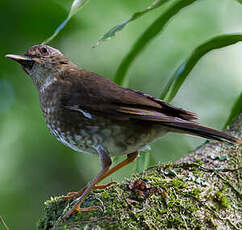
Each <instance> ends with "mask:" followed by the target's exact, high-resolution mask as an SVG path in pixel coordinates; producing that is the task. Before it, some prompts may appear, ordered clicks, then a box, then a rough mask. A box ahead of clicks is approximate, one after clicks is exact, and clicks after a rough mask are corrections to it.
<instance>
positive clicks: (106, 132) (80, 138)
mask: <svg viewBox="0 0 242 230" xmlns="http://www.w3.org/2000/svg"><path fill="white" fill-rule="evenodd" d="M46 115H47V114H46ZM45 118H46V122H47V126H48V128H49V130H50V131H51V133H52V134H54V135H55V136H56V138H57V139H58V140H59V141H60V142H62V143H63V144H65V145H66V146H68V147H70V148H71V149H73V150H75V151H78V152H85V153H90V154H98V152H97V149H99V147H100V146H101V147H102V148H104V149H106V150H107V152H108V153H109V155H111V156H115V155H121V154H129V153H132V152H134V151H137V150H139V149H141V148H143V147H144V146H145V145H147V144H149V143H151V142H152V141H153V140H154V139H156V138H157V137H160V136H162V135H164V134H165V133H166V131H164V130H162V129H161V127H159V126H149V125H143V124H140V123H137V124H134V123H133V122H129V121H113V120H109V119H103V118H101V119H100V118H95V117H93V118H92V119H89V118H84V117H81V116H80V119H78V120H73V119H72V118H71V117H69V119H68V120H66V119H48V118H49V116H48V115H47V116H45Z"/></svg>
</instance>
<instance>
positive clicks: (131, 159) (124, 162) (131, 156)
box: [62, 151, 138, 200]
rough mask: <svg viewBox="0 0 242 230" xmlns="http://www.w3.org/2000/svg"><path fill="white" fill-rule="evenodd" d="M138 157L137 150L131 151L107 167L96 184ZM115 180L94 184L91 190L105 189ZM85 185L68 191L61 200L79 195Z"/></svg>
mask: <svg viewBox="0 0 242 230" xmlns="http://www.w3.org/2000/svg"><path fill="white" fill-rule="evenodd" d="M137 157H138V152H137V151H136V152H133V153H130V154H128V155H127V159H125V160H124V161H122V162H120V163H119V164H117V165H115V166H114V167H113V168H111V169H109V170H108V171H107V172H106V173H105V174H104V175H103V176H102V177H100V178H99V180H98V181H97V184H98V183H99V182H100V181H102V180H104V179H105V178H106V177H108V176H109V175H111V174H113V173H114V172H116V171H117V170H119V169H120V168H122V167H124V166H125V165H127V164H129V163H132V162H134V161H135V160H136V158H137ZM116 183H117V182H115V181H114V182H111V183H109V184H105V185H94V186H93V188H92V189H93V190H95V189H105V188H107V187H109V186H111V185H113V184H116ZM86 188H87V186H85V187H84V188H82V189H81V190H80V191H79V192H69V193H68V194H67V195H66V196H64V197H62V199H63V200H68V199H72V198H77V197H78V196H81V195H82V193H83V192H84V191H85V190H86Z"/></svg>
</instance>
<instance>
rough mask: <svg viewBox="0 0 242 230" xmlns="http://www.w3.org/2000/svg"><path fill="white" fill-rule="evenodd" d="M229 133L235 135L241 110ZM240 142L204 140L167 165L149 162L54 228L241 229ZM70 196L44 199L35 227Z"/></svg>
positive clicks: (52, 218) (50, 220)
mask: <svg viewBox="0 0 242 230" xmlns="http://www.w3.org/2000/svg"><path fill="white" fill-rule="evenodd" d="M229 132H231V133H232V134H233V135H235V136H238V137H240V138H241V136H242V114H241V115H240V116H239V118H238V119H237V120H236V121H235V122H234V123H233V124H232V125H231V127H230V128H229ZM241 149H242V147H241V146H236V145H230V144H226V143H219V142H216V141H210V142H207V143H205V144H204V145H202V146H200V147H199V148H198V149H196V150H195V151H193V152H192V153H190V154H189V155H187V156H186V157H184V158H183V159H181V160H179V161H177V162H175V163H169V164H162V165H159V166H154V167H151V168H149V169H147V170H146V171H144V172H143V173H141V174H135V175H133V176H132V177H131V178H129V179H126V180H125V181H124V182H122V183H120V184H116V185H113V186H111V187H109V188H107V189H105V190H96V191H92V192H91V193H90V195H89V196H88V197H87V199H86V200H85V202H84V203H83V206H84V207H88V206H93V205H98V206H100V207H101V210H96V211H92V212H85V213H77V214H75V215H73V216H72V217H71V218H69V219H68V220H66V221H65V222H64V223H62V224H61V225H60V226H59V227H58V228H57V229H70V230H77V229H86V230H88V229H133V230H136V229H137V230H138V229H145V230H146V229H147V230H148V229H242V222H241V216H242V212H241V187H240V186H241ZM69 204H70V201H62V200H61V199H59V197H55V198H52V199H51V200H48V201H46V202H45V204H44V206H45V208H44V214H43V216H42V217H41V219H40V220H39V222H38V224H37V225H38V229H44V230H47V229H52V228H53V225H54V224H55V222H56V220H57V219H58V217H59V216H60V215H61V214H62V213H63V210H64V209H65V208H66V207H67V206H68V205H69Z"/></svg>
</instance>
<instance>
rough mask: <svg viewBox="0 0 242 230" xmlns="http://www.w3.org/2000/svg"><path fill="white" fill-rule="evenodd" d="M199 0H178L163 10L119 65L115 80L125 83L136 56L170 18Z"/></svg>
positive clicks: (121, 83)
mask: <svg viewBox="0 0 242 230" xmlns="http://www.w3.org/2000/svg"><path fill="white" fill-rule="evenodd" d="M196 1H197V0H176V1H174V2H173V4H171V5H170V6H169V8H168V9H167V10H166V11H165V12H163V13H162V14H161V15H160V16H159V17H158V18H157V19H156V20H155V21H154V22H153V23H152V24H151V25H150V26H149V27H148V28H147V29H146V31H145V32H144V33H143V34H142V35H141V36H140V37H139V38H138V40H137V41H136V42H135V44H134V45H133V47H132V48H131V50H130V51H129V53H128V54H127V55H126V56H125V57H124V59H123V60H122V62H121V64H120V65H119V67H118V70H117V73H116V75H115V78H114V81H115V82H116V83H118V84H120V85H124V83H125V81H126V79H125V75H126V74H127V72H128V69H129V67H130V66H131V64H132V63H133V62H134V60H135V58H136V57H137V56H138V55H139V54H140V53H141V52H142V51H143V50H144V48H145V47H146V46H147V45H148V44H149V42H151V41H152V40H153V39H154V38H155V37H156V36H157V35H158V34H159V33H160V32H161V31H162V30H163V29H164V27H165V25H167V23H168V22H169V21H170V19H171V18H172V17H173V16H175V15H177V13H178V12H179V11H180V10H181V9H183V8H185V7H186V6H188V5H191V4H192V3H194V2H196Z"/></svg>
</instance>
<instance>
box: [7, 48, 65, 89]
mask: <svg viewBox="0 0 242 230" xmlns="http://www.w3.org/2000/svg"><path fill="white" fill-rule="evenodd" d="M6 57H7V58H10V59H12V60H14V61H17V62H18V63H19V64H21V66H22V67H23V69H24V71H25V72H26V73H27V74H28V75H29V76H30V77H31V78H32V79H33V81H34V83H35V85H36V87H37V88H38V89H41V87H42V86H43V84H46V83H48V82H46V81H52V80H55V78H56V77H58V76H59V75H60V73H61V71H63V68H64V67H65V66H66V65H68V64H70V61H69V60H68V59H67V58H66V57H65V56H64V55H63V54H62V53H61V52H60V51H59V50H57V49H55V48H52V47H50V46H47V45H34V46H32V47H31V48H29V49H28V50H27V52H26V53H25V54H23V55H16V54H7V55H6Z"/></svg>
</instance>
